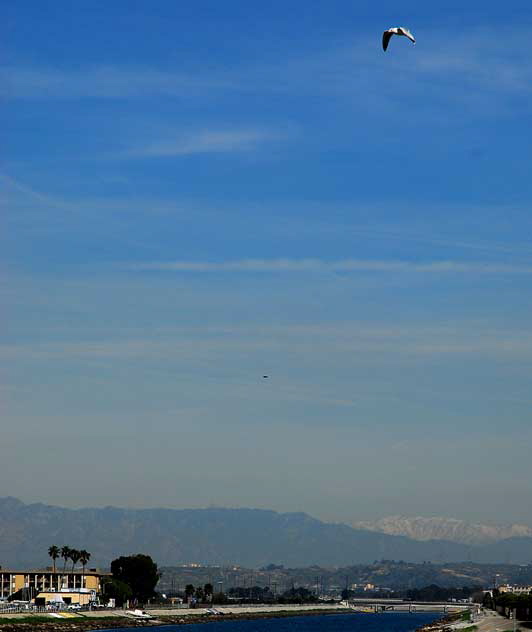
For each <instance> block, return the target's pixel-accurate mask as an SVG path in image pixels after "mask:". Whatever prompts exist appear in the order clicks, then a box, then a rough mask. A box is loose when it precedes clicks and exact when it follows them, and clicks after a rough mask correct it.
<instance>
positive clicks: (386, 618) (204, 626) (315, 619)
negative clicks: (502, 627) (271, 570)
mask: <svg viewBox="0 0 532 632" xmlns="http://www.w3.org/2000/svg"><path fill="white" fill-rule="evenodd" d="M441 616H442V615H441V614H428V613H424V614H423V613H422V614H415V613H412V614H409V613H382V614H328V615H316V616H310V617H309V616H301V617H286V618H283V619H255V620H233V621H213V622H212V623H189V624H186V625H164V626H156V627H149V628H144V629H146V630H149V631H150V632H173V631H175V630H180V632H413V631H414V630H416V629H417V628H419V627H421V626H422V625H425V624H427V623H431V622H432V621H435V620H436V619H439V618H441ZM100 632H105V631H104V630H100ZM113 632H131V628H118V629H116V628H115V629H114V630H113Z"/></svg>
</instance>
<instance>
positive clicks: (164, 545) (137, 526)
mask: <svg viewBox="0 0 532 632" xmlns="http://www.w3.org/2000/svg"><path fill="white" fill-rule="evenodd" d="M52 544H56V545H58V546H61V545H64V544H66V545H68V546H72V547H76V548H85V549H87V550H89V551H91V553H92V559H91V562H90V564H91V565H92V564H95V565H102V566H106V565H108V564H109V562H110V561H111V560H112V559H113V558H115V557H116V556H118V555H122V554H129V553H134V552H143V553H148V554H150V555H152V556H153V557H154V559H156V561H157V562H158V563H160V564H161V565H167V566H169V565H178V564H183V563H187V562H198V563H203V564H229V563H232V564H240V565H242V566H248V567H258V566H263V565H266V564H269V563H276V564H284V565H285V566H310V565H313V564H316V565H321V566H346V565H349V564H360V563H369V562H373V561H374V560H376V559H396V560H405V561H412V562H421V561H425V560H432V561H461V560H465V559H468V558H472V555H471V547H467V546H465V545H462V544H456V543H452V542H445V541H430V542H418V541H415V540H411V539H409V538H406V537H403V536H393V535H387V534H381V533H374V532H371V531H367V530H361V529H353V528H352V527H349V526H347V525H341V524H328V523H324V522H321V521H319V520H316V519H314V518H311V517H310V516H308V515H306V514H303V513H285V514H281V513H277V512H275V511H266V510H259V509H183V510H175V509H142V510H131V509H117V508H114V507H106V508H103V509H78V510H73V509H64V508H60V507H53V506H48V505H43V504H31V505H26V504H24V503H22V502H21V501H19V500H17V499H14V498H2V499H0V565H2V566H4V567H7V566H34V565H38V566H43V565H46V564H49V559H48V557H47V555H46V551H47V549H48V547H49V546H50V545H52ZM474 558H475V561H495V562H497V561H502V562H515V561H518V562H520V561H523V560H527V561H528V560H530V559H532V538H521V539H518V540H515V541H510V540H508V541H507V548H505V549H504V551H502V552H500V551H499V550H498V549H497V547H494V548H492V549H489V548H487V549H483V548H481V547H477V548H476V549H475V553H474Z"/></svg>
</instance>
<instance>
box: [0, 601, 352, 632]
mask: <svg viewBox="0 0 532 632" xmlns="http://www.w3.org/2000/svg"><path fill="white" fill-rule="evenodd" d="M151 614H152V616H153V619H136V618H134V617H132V616H127V615H125V614H124V615H121V616H112V615H111V616H100V617H87V616H85V617H82V616H80V617H76V618H75V619H74V618H68V619H62V620H58V619H50V620H48V619H47V620H45V621H43V618H44V617H42V616H37V615H35V616H33V617H32V616H31V615H30V616H28V617H20V619H21V620H20V622H18V621H16V620H15V619H14V618H7V617H6V618H5V619H3V618H2V617H0V632H23V631H24V632H85V631H89V630H116V629H121V628H149V627H155V626H166V625H191V624H197V623H213V622H218V621H237V620H241V621H245V620H256V619H282V618H288V617H298V616H305V617H307V616H324V615H330V614H357V613H355V612H354V611H353V610H351V609H348V608H327V609H325V608H324V609H319V610H317V609H306V608H304V607H301V609H299V608H298V609H296V608H294V609H293V610H292V609H290V610H275V611H267V612H264V611H262V612H261V611H259V612H242V613H235V612H230V613H226V614H224V615H213V614H208V613H197V614H196V613H194V614H189V613H187V614H185V615H183V613H181V614H173V615H168V614H165V615H159V616H158V615H156V614H153V613H151ZM358 614H359V613H358ZM32 618H33V619H34V620H33V621H31V620H30V619H32ZM4 621H5V623H4Z"/></svg>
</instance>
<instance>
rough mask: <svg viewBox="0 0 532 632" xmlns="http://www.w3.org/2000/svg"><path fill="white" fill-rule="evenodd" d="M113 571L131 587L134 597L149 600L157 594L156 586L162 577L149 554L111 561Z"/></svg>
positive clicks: (116, 576)
mask: <svg viewBox="0 0 532 632" xmlns="http://www.w3.org/2000/svg"><path fill="white" fill-rule="evenodd" d="M111 573H112V574H113V578H114V579H118V580H119V581H121V582H124V583H125V584H127V585H128V586H130V587H131V590H132V592H133V598H134V599H138V600H139V601H140V602H144V601H147V600H148V599H150V598H152V597H153V596H154V594H155V586H156V585H157V582H158V581H159V578H160V576H161V575H160V573H159V571H158V570H157V564H156V563H155V562H154V561H153V560H152V559H151V557H150V556H149V555H142V554H141V553H138V554H137V555H129V556H122V557H119V558H117V559H116V560H113V561H112V562H111Z"/></svg>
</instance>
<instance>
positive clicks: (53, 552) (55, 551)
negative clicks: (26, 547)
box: [48, 546, 60, 573]
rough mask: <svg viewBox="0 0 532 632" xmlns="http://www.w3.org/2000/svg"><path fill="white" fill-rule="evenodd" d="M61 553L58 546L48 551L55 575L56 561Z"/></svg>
mask: <svg viewBox="0 0 532 632" xmlns="http://www.w3.org/2000/svg"><path fill="white" fill-rule="evenodd" d="M59 553H60V551H59V547H57V546H51V547H50V548H49V549H48V555H49V556H50V557H51V558H52V562H53V565H54V573H55V560H56V559H57V558H58V557H59Z"/></svg>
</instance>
